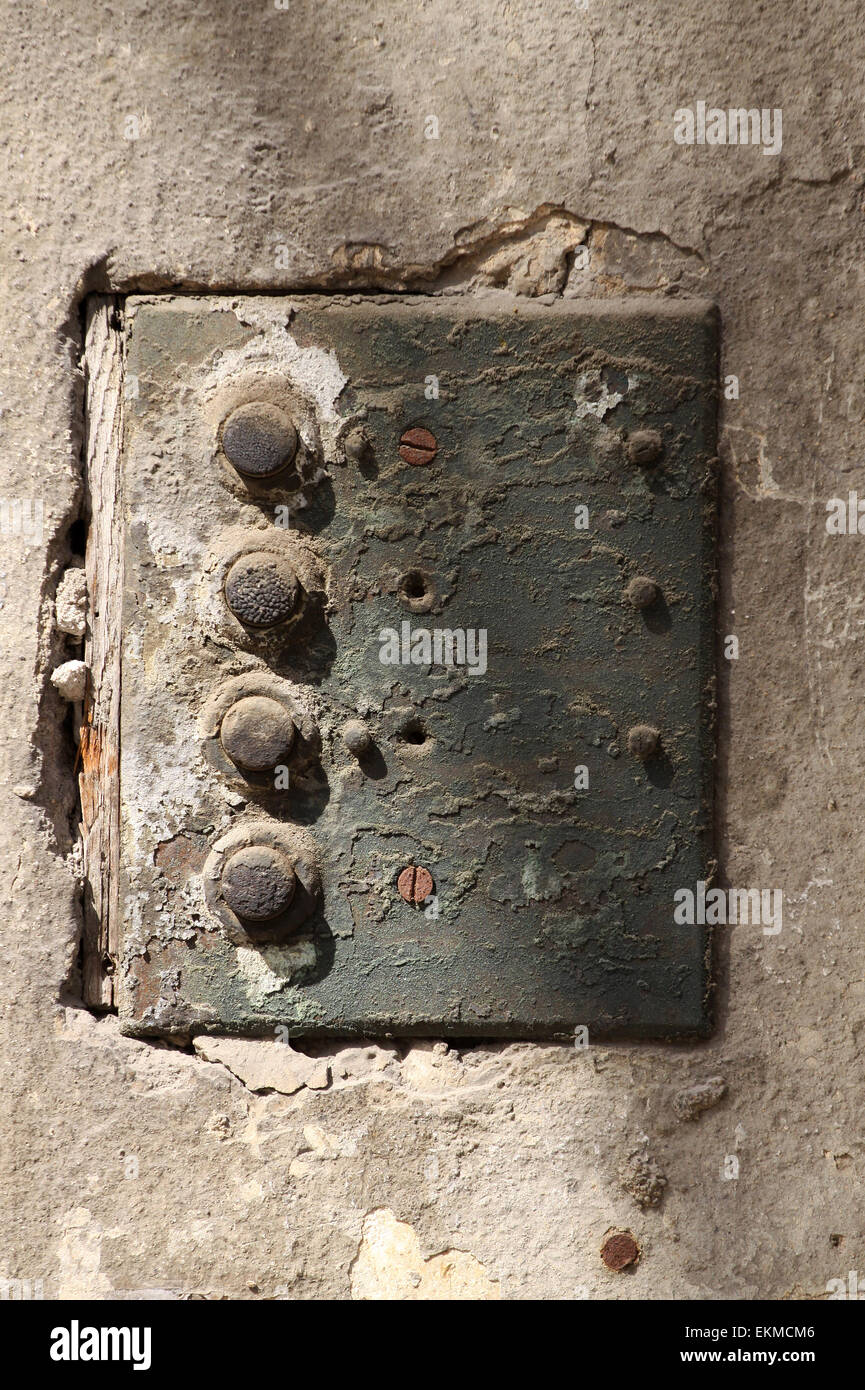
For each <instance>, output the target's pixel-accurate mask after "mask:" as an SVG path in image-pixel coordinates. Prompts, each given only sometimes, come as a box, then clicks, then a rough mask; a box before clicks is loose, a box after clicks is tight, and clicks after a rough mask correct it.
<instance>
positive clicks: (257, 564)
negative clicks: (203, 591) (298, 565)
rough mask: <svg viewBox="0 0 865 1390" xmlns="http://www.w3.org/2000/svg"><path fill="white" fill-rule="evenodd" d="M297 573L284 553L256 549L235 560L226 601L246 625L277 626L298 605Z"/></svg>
mask: <svg viewBox="0 0 865 1390" xmlns="http://www.w3.org/2000/svg"><path fill="white" fill-rule="evenodd" d="M299 593H300V585H299V583H298V581H297V575H296V574H295V572H294V570H293V569H292V568H291V566H290V565H289V564H288V562H287V561H286V560H283V559H282V557H281V556H280V555H273V554H271V553H270V552H269V551H266V550H256V551H253V552H252V554H250V555H241V557H240V559H239V560H235V562H234V564H233V565H232V567H231V569H230V570H229V572H228V575H227V576H226V580H225V600H226V603H227V604H228V606H229V608H230V609H231V611H232V613H233V614H234V616H235V617H236V618H237V619H238V620H239V621H240V622H241V623H243V625H244V627H261V628H265V627H275V626H276V624H277V623H284V622H285V621H286V619H288V618H290V617H291V616H292V614H293V613H294V610H295V608H296V607H297V600H298V595H299Z"/></svg>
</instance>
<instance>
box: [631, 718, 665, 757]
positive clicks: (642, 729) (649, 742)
mask: <svg viewBox="0 0 865 1390" xmlns="http://www.w3.org/2000/svg"><path fill="white" fill-rule="evenodd" d="M660 738H661V731H660V729H655V728H653V727H652V725H651V724H635V725H634V727H633V728H632V729H629V730H628V752H629V753H633V755H634V757H635V758H639V759H640V761H641V762H645V761H646V760H647V759H648V758H651V756H652V754H653V753H655V752H657V748H658V743H659V742H660Z"/></svg>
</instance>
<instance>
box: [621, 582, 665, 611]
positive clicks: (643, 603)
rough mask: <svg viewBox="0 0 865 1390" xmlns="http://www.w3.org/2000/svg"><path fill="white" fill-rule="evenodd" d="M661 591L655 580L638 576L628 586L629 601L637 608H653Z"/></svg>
mask: <svg viewBox="0 0 865 1390" xmlns="http://www.w3.org/2000/svg"><path fill="white" fill-rule="evenodd" d="M659 593H660V590H659V588H658V586H657V584H656V583H655V581H654V579H647V578H646V577H645V575H643V574H638V575H637V576H636V578H635V579H632V580H631V582H630V584H629V585H628V600H629V602H630V603H632V604H633V605H634V607H635V608H651V606H652V604H653V603H654V602H655V600H656V599H657V597H658V594H659Z"/></svg>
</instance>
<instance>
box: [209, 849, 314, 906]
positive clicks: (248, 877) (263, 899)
mask: <svg viewBox="0 0 865 1390" xmlns="http://www.w3.org/2000/svg"><path fill="white" fill-rule="evenodd" d="M296 883H297V880H296V878H295V875H294V869H293V868H292V865H291V863H290V861H289V859H288V857H287V856H286V855H285V854H282V853H280V851H279V850H276V849H271V848H270V847H269V845H248V846H246V847H245V848H244V849H239V850H236V851H235V852H234V854H232V856H231V858H230V859H229V861H228V863H227V864H226V865H225V868H224V869H223V871H222V896H223V898H224V899H225V901H226V903H227V904H228V906H229V907H230V908H231V911H232V912H233V913H234V914H235V916H236V917H239V918H240V920H241V921H242V922H270V921H272V920H273V918H274V917H279V916H280V915H281V914H282V913H283V912H285V910H286V909H287V908H288V907H289V906H290V904H291V900H292V898H293V897H294V890H295V886H296Z"/></svg>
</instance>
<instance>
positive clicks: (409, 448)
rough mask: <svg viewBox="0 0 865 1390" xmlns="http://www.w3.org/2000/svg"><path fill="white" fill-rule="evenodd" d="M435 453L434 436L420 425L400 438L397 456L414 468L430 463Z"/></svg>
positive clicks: (436, 450) (436, 447) (436, 443)
mask: <svg viewBox="0 0 865 1390" xmlns="http://www.w3.org/2000/svg"><path fill="white" fill-rule="evenodd" d="M437 452H438V442H437V440H436V437H435V435H434V434H433V433H432V431H431V430H427V429H424V427H423V426H422V425H413V426H412V428H411V429H408V430H406V431H405V432H404V434H403V435H402V437H401V438H400V441H399V456H400V458H401V459H404V460H405V462H406V463H410V464H412V465H413V467H415V468H419V467H421V465H423V464H425V463H432V461H433V459H434V458H435V456H436V453H437Z"/></svg>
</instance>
